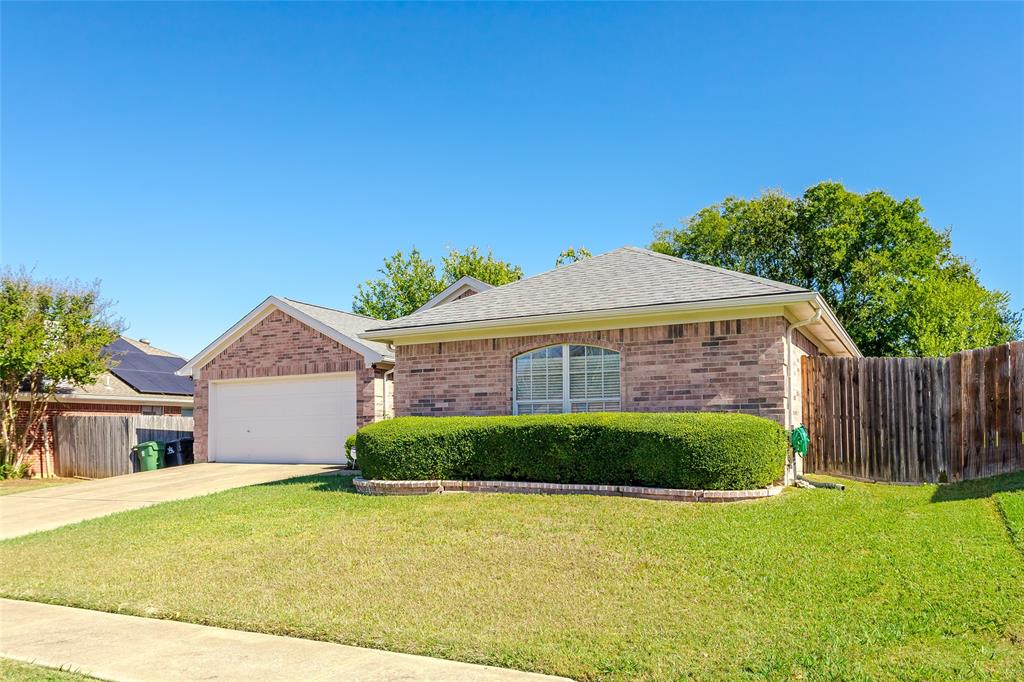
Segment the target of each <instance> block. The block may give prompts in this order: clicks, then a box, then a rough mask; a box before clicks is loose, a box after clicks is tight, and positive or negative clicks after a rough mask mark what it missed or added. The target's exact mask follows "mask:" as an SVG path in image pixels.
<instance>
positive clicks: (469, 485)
mask: <svg viewBox="0 0 1024 682" xmlns="http://www.w3.org/2000/svg"><path fill="white" fill-rule="evenodd" d="M352 482H353V483H354V484H355V486H356V491H358V492H360V493H362V494H364V495H433V494H437V493H454V492H462V493H532V494H543V495H608V496H612V497H641V498H644V499H647V500H666V501H671V502H740V501H742V500H759V499H764V498H767V497H775V496H776V495H778V494H780V493H781V492H782V489H783V487H782V486H780V485H773V486H769V487H767V488H757V489H754V490H683V489H680V488H646V487H643V486H633V485H590V484H585V483H531V482H528V481H379V480H369V481H368V480H366V479H365V478H362V477H357V478H354V479H352Z"/></svg>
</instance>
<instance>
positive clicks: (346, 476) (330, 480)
mask: <svg viewBox="0 0 1024 682" xmlns="http://www.w3.org/2000/svg"><path fill="white" fill-rule="evenodd" d="M341 471H342V473H340V474H313V475H311V476H296V477H295V478H282V479H281V480H279V481H268V482H266V483H260V484H259V486H258V487H261V488H262V487H276V486H293V485H301V486H309V489H310V490H314V491H316V492H324V493H355V491H356V487H355V486H354V485H352V479H353V478H354V476H353V475H352V473H351V472H350V471H348V470H341ZM310 483H312V484H313V485H312V486H310V485H309V484H310Z"/></svg>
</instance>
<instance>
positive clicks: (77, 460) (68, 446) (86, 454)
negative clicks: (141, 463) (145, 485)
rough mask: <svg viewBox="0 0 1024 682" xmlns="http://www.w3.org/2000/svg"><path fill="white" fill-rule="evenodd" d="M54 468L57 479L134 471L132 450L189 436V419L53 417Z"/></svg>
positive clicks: (190, 432) (159, 417)
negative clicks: (58, 475) (55, 462)
mask: <svg viewBox="0 0 1024 682" xmlns="http://www.w3.org/2000/svg"><path fill="white" fill-rule="evenodd" d="M53 422H54V440H55V443H56V450H57V458H56V459H57V467H58V471H59V473H60V475H61V476H84V477H86V478H106V477H108V476H120V475H121V474H130V473H132V472H133V471H136V470H137V469H138V463H137V461H136V460H135V457H134V456H133V455H132V448H134V447H135V446H136V445H138V444H139V443H144V442H145V441H147V440H162V441H170V440H176V439H178V438H184V437H186V436H191V435H192V427H193V426H192V425H193V422H192V417H172V416H149V415H138V416H135V415H132V416H120V417H94V416H74V415H59V416H56V417H54V418H53Z"/></svg>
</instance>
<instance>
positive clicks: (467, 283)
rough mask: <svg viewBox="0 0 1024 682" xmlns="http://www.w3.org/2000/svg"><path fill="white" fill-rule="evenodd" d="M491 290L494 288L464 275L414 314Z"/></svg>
mask: <svg viewBox="0 0 1024 682" xmlns="http://www.w3.org/2000/svg"><path fill="white" fill-rule="evenodd" d="M493 288H494V287H493V286H492V285H490V284H488V283H487V282H484V281H482V280H479V279H477V278H476V277H473V276H472V275H464V276H462V277H460V278H459V279H457V280H455V281H454V282H452V283H451V284H450V285H449V286H447V287H445V289H444V291H442V292H441V293H439V294H437V295H436V296H434V297H433V298H431V299H430V300H429V301H427V302H426V303H424V304H423V305H421V306H420V307H419V308H417V309H416V311H415V312H419V311H421V310H429V309H430V308H433V307H434V306H436V305H441V304H442V303H448V302H451V301H455V300H458V299H459V298H461V297H463V296H465V295H466V294H470V293H471V294H479V293H480V292H481V291H485V290H487V289H493Z"/></svg>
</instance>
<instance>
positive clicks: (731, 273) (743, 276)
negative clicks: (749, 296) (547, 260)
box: [602, 246, 810, 291]
mask: <svg viewBox="0 0 1024 682" xmlns="http://www.w3.org/2000/svg"><path fill="white" fill-rule="evenodd" d="M619 250H629V251H635V252H636V253H640V254H643V255H645V256H653V257H656V258H661V259H663V260H670V261H673V262H677V263H688V264H689V265H693V266H696V267H698V268H701V269H703V270H709V271H711V272H717V273H719V274H722V275H729V276H730V277H735V278H737V279H742V280H746V281H750V280H753V281H755V282H759V283H761V284H765V285H768V286H773V287H775V288H776V289H781V287H780V286H779V285H782V286H783V287H796V288H797V289H800V290H801V291H810V289H805V288H804V287H798V286H797V285H795V284H789V283H788V282H779V281H778V280H774V279H768V278H767V277H759V276H757V275H751V274H748V273H746V272H740V271H738V270H730V269H729V268H722V267H719V266H717V265H710V264H708V263H701V262H700V261H696V260H690V259H689V258H680V257H679V256H673V255H671V254H668V253H661V252H660V251H653V250H651V249H644V248H641V247H639V246H623V247H621V249H616V251H619ZM609 253H614V252H613V251H610V252H609ZM602 255H603V254H602ZM783 290H784V289H783Z"/></svg>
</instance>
